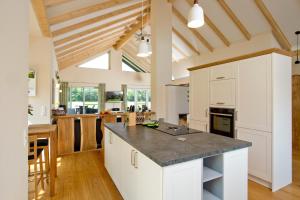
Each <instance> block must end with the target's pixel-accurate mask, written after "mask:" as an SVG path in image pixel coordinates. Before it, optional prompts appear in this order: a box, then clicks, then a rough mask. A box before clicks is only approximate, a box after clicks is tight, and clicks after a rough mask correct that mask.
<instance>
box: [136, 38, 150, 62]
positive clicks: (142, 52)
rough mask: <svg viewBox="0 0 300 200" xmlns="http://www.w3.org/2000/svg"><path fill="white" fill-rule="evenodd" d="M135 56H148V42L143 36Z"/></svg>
mask: <svg viewBox="0 0 300 200" xmlns="http://www.w3.org/2000/svg"><path fill="white" fill-rule="evenodd" d="M137 56H138V57H142V58H144V57H147V56H149V51H148V44H147V41H146V39H145V37H144V36H142V37H141V41H140V43H139V52H138V54H137Z"/></svg>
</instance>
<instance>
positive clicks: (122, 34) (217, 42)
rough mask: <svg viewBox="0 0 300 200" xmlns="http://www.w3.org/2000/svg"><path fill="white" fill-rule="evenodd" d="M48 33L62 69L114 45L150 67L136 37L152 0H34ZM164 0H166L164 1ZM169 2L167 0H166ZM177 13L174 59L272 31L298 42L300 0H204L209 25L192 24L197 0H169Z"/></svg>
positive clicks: (289, 44)
mask: <svg viewBox="0 0 300 200" xmlns="http://www.w3.org/2000/svg"><path fill="white" fill-rule="evenodd" d="M31 1H32V5H33V8H34V10H35V13H36V16H37V18H38V21H39V25H40V28H41V30H42V33H43V35H44V36H47V37H52V38H53V44H54V47H55V53H56V57H57V60H58V63H59V67H60V69H64V68H67V67H69V66H73V65H76V64H79V63H81V62H83V61H86V60H88V59H90V58H93V57H95V56H96V55H98V54H100V53H102V52H105V51H107V50H109V49H111V48H112V47H114V48H116V49H122V50H123V52H124V54H126V55H127V56H128V57H130V58H131V59H133V60H134V61H136V62H137V64H140V65H141V66H143V67H144V68H145V69H146V70H147V71H151V69H150V58H143V59H142V58H138V57H137V56H136V54H137V45H138V43H137V41H136V37H134V35H135V33H136V32H138V31H139V29H140V27H141V25H142V23H141V20H142V16H141V11H142V10H143V11H144V16H143V21H144V22H145V23H144V24H147V22H148V24H151V23H149V19H150V17H149V10H150V0H145V1H144V3H143V7H142V3H141V0H84V1H83V0H31ZM162 1H164V0H162ZM165 1H167V0H165ZM169 2H170V3H172V13H173V20H172V24H173V34H172V38H173V40H172V41H173V44H172V45H173V48H172V54H173V55H172V57H173V61H174V62H176V61H179V60H181V59H185V58H188V57H190V56H194V55H200V54H204V53H208V52H213V51H214V50H215V49H217V48H226V47H229V46H230V45H232V44H234V43H239V42H243V41H251V38H252V37H254V36H256V35H259V34H263V33H267V32H272V33H273V35H274V37H275V38H276V39H277V41H278V43H279V44H280V45H281V47H282V48H283V49H285V50H291V49H293V47H294V46H295V45H296V37H295V35H294V32H295V31H296V30H300V22H299V19H300V1H299V0H284V1H282V0H200V4H201V6H202V7H203V9H204V12H205V25H204V26H203V27H201V28H199V29H189V28H188V27H187V26H186V23H187V14H188V11H189V9H190V7H191V5H192V3H193V0H169Z"/></svg>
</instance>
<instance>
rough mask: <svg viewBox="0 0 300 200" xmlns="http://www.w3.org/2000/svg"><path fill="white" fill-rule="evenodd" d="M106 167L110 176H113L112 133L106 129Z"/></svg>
mask: <svg viewBox="0 0 300 200" xmlns="http://www.w3.org/2000/svg"><path fill="white" fill-rule="evenodd" d="M104 134H105V136H104V146H105V150H104V165H105V168H106V170H107V171H108V173H109V175H110V176H111V175H112V144H111V132H110V130H108V129H107V128H105V132H104Z"/></svg>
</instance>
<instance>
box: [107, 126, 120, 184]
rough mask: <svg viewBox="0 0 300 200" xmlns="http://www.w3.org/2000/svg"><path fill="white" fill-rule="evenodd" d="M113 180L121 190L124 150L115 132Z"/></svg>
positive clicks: (113, 139)
mask: <svg viewBox="0 0 300 200" xmlns="http://www.w3.org/2000/svg"><path fill="white" fill-rule="evenodd" d="M111 137H112V138H111V143H112V146H111V149H110V150H111V154H110V155H111V158H112V159H111V169H112V170H111V178H112V179H113V181H114V183H115V185H116V186H117V188H120V184H121V166H120V164H121V162H122V160H121V159H122V149H121V147H122V146H121V145H122V144H121V143H122V142H123V141H122V140H121V138H119V137H118V136H117V135H115V134H114V133H113V132H112V133H111Z"/></svg>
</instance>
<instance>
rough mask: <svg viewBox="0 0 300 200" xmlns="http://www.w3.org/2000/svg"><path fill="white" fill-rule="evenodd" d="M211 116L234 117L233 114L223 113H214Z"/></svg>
mask: <svg viewBox="0 0 300 200" xmlns="http://www.w3.org/2000/svg"><path fill="white" fill-rule="evenodd" d="M210 114H211V115H217V116H226V117H233V115H232V114H222V113H213V112H211V113H210Z"/></svg>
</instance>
